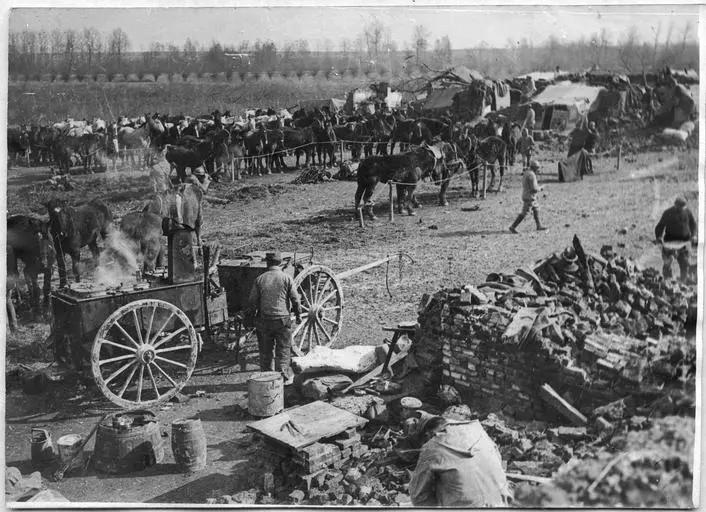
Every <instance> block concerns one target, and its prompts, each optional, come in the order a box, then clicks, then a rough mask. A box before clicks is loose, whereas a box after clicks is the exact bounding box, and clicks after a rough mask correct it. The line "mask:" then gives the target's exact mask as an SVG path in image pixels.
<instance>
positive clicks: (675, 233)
mask: <svg viewBox="0 0 706 512" xmlns="http://www.w3.org/2000/svg"><path fill="white" fill-rule="evenodd" d="M697 234H698V226H697V225H696V220H695V219H694V216H693V215H692V213H691V210H689V208H687V206H686V199H684V198H683V197H677V199H676V200H675V201H674V206H672V207H670V208H667V209H666V210H665V211H664V213H663V214H662V218H660V219H659V222H658V223H657V226H655V238H656V240H657V243H659V244H662V261H663V262H664V266H663V267H662V273H663V274H664V278H665V279H670V278H671V277H672V264H673V263H674V260H675V259H676V260H677V263H678V264H679V273H680V278H681V280H682V281H686V280H687V278H688V274H689V253H690V251H689V245H690V244H689V242H691V244H696V236H697ZM679 242H682V243H679ZM666 244H669V245H671V246H672V247H669V246H667V245H666Z"/></svg>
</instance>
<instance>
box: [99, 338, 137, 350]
mask: <svg viewBox="0 0 706 512" xmlns="http://www.w3.org/2000/svg"><path fill="white" fill-rule="evenodd" d="M99 342H100V343H105V344H107V345H113V346H114V347H118V348H119V349H122V350H126V351H127V352H132V353H135V352H137V350H136V349H134V348H132V347H128V346H127V345H121V344H120V343H115V342H114V341H110V340H99Z"/></svg>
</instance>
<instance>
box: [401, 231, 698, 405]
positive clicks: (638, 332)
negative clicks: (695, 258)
mask: <svg viewBox="0 0 706 512" xmlns="http://www.w3.org/2000/svg"><path fill="white" fill-rule="evenodd" d="M602 252H603V255H602V256H599V255H586V254H585V253H584V251H583V248H582V247H581V245H580V241H579V240H578V238H576V237H575V238H574V243H573V246H572V247H570V248H568V249H567V250H565V251H564V252H563V253H561V254H553V255H551V256H550V257H549V258H546V259H545V260H543V261H541V262H540V263H539V264H538V265H536V266H535V267H534V269H532V270H529V269H520V270H518V271H517V272H516V273H515V274H491V275H489V276H488V278H487V281H486V283H484V284H482V285H480V286H478V287H474V286H470V285H468V286H464V287H463V288H456V289H446V290H442V291H440V292H438V293H436V294H434V295H433V296H429V295H425V296H424V297H423V298H422V304H421V307H420V312H419V325H420V329H419V332H418V333H417V335H416V343H415V346H414V348H413V353H414V356H415V358H416V359H417V362H418V363H419V366H420V368H424V369H425V372H424V377H425V380H426V382H427V384H432V385H438V384H439V383H441V384H446V385H452V386H454V387H456V388H457V389H458V391H459V392H460V393H461V394H462V395H463V396H464V398H470V399H471V402H470V403H473V400H474V399H476V400H477V399H479V398H481V399H482V401H483V403H486V404H487V406H488V407H489V410H495V411H499V410H502V411H503V412H505V413H507V414H509V415H511V416H514V417H518V418H525V419H531V418H542V419H552V418H556V413H555V412H554V411H552V410H551V409H549V408H548V407H547V403H546V398H545V397H544V396H543V395H542V394H541V393H539V390H540V388H541V387H542V386H543V385H545V384H549V385H550V386H551V387H552V388H553V389H554V390H556V392H557V393H558V394H559V395H560V396H561V397H563V398H564V399H565V400H567V401H568V402H569V403H571V404H572V405H573V406H574V407H576V408H578V409H579V410H580V411H584V412H587V411H590V410H592V409H593V408H595V407H596V406H599V405H602V404H605V403H607V402H610V401H613V400H616V399H618V398H622V397H625V396H629V395H630V396H635V397H641V398H643V399H646V400H652V399H654V398H656V397H658V396H661V395H663V394H664V390H663V389H662V388H663V386H667V387H670V386H674V387H677V388H680V389H684V385H685V384H687V383H690V385H691V386H692V387H693V379H694V376H695V357H696V354H695V346H694V343H693V340H691V341H687V340H686V339H685V338H684V334H685V329H686V327H687V326H688V325H689V324H690V323H691V322H692V321H694V320H695V309H696V308H695V304H696V290H695V287H693V286H686V285H683V284H680V283H677V282H674V281H665V280H663V279H662V277H661V275H660V274H659V273H658V272H657V271H655V270H653V269H646V270H641V269H639V268H638V267H637V266H636V265H635V264H634V263H633V262H632V261H630V260H629V259H626V258H623V257H617V256H615V255H613V254H612V251H611V250H610V249H609V248H607V247H606V248H604V250H603V251H602ZM687 387H688V386H687Z"/></svg>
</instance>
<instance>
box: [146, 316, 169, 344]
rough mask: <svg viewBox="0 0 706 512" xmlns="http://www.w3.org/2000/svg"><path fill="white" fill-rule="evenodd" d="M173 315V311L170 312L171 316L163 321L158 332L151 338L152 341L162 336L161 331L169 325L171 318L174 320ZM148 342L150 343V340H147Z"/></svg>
mask: <svg viewBox="0 0 706 512" xmlns="http://www.w3.org/2000/svg"><path fill="white" fill-rule="evenodd" d="M174 314H175V313H174V311H172V314H171V315H169V317H168V318H167V319H166V320H165V321H164V323H163V324H162V327H160V328H159V330H158V331H157V332H156V333H155V335H154V337H153V338H152V340H156V339H157V337H158V336H160V335H161V334H162V331H164V328H165V327H166V326H167V324H168V323H169V321H170V320H171V319H172V318H174ZM149 342H150V340H147V343H149Z"/></svg>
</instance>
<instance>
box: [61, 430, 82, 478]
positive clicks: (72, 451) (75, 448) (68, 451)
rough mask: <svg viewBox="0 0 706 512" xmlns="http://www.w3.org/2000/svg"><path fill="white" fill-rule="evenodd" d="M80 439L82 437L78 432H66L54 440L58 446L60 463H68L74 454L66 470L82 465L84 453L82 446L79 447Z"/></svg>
mask: <svg viewBox="0 0 706 512" xmlns="http://www.w3.org/2000/svg"><path fill="white" fill-rule="evenodd" d="M82 441H83V438H82V437H81V435H80V434H68V435H65V436H62V437H60V438H59V440H58V441H57V442H56V446H57V447H58V448H59V457H60V458H61V463H62V464H68V463H69V461H70V460H71V459H72V458H74V456H75V458H74V459H73V462H71V465H70V466H69V467H68V469H67V471H70V470H72V469H78V468H80V467H82V466H83V463H84V453H83V448H82V447H81V442H82Z"/></svg>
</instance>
